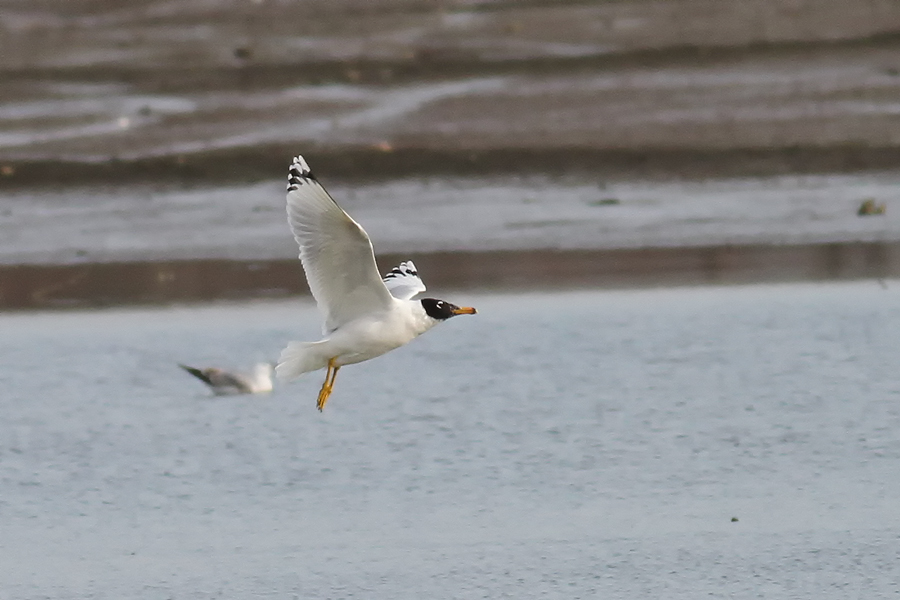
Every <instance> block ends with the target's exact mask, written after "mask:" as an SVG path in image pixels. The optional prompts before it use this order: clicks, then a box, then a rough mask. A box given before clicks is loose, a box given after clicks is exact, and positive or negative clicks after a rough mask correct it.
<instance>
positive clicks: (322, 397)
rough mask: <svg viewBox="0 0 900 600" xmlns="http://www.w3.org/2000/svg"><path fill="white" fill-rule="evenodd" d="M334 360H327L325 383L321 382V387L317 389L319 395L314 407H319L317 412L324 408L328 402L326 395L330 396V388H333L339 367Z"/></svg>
mask: <svg viewBox="0 0 900 600" xmlns="http://www.w3.org/2000/svg"><path fill="white" fill-rule="evenodd" d="M334 360H335V359H334V358H332V359H330V360H329V361H328V372H327V373H326V374H325V383H323V384H322V389H321V390H319V397H318V399H317V400H316V408H318V409H319V412H322V409H323V408H325V403H326V402H328V397H329V396H331V390H333V389H334V380H335V379H336V378H337V372H338V369H340V368H341V367H340V366H339V365H335V364H334Z"/></svg>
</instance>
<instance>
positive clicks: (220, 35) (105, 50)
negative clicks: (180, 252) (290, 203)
mask: <svg viewBox="0 0 900 600" xmlns="http://www.w3.org/2000/svg"><path fill="white" fill-rule="evenodd" d="M4 10H5V14H4V15H3V16H4V19H3V20H2V23H3V27H4V33H5V35H4V36H0V75H2V76H3V78H4V86H3V89H2V90H0V163H2V166H4V167H5V168H4V169H3V172H2V173H3V181H4V183H5V184H6V185H17V186H31V185H44V186H48V185H49V186H58V185H60V184H62V183H66V184H69V183H77V182H82V183H84V182H93V183H102V182H105V181H110V180H111V181H119V182H121V181H126V180H131V179H137V180H143V181H175V182H193V183H194V184H198V183H199V184H202V183H203V182H209V181H213V180H215V181H222V180H229V181H234V182H245V181H247V180H252V179H254V178H267V177H274V176H277V175H280V172H281V161H280V160H276V157H283V156H289V155H292V154H295V153H296V152H298V151H301V150H302V151H303V152H305V153H315V154H317V155H320V156H321V157H322V162H321V164H322V168H323V169H327V170H329V171H332V172H334V173H335V174H336V175H339V176H342V175H347V176H350V177H368V178H376V179H378V178H384V177H396V176H407V175H410V174H448V173H450V174H452V173H456V172H457V170H462V171H463V172H476V173H486V172H490V173H497V172H508V173H523V172H527V171H530V170H533V169H535V168H538V169H542V168H547V169H549V170H553V171H560V170H562V171H566V170H569V169H576V170H577V169H579V168H581V169H589V170H594V169H601V170H604V171H605V172H607V173H615V172H618V173H620V174H622V175H625V176H637V177H644V176H654V175H655V176H666V177H673V176H674V177H679V176H689V177H696V176H701V177H708V176H720V175H723V174H724V175H757V174H773V173H784V172H837V171H848V170H865V169H872V168H876V169H877V168H886V167H889V166H890V167H893V165H895V164H896V159H897V157H898V151H897V148H898V143H900V121H898V119H897V109H896V98H897V97H898V94H900V76H898V73H900V37H898V35H897V33H896V32H897V31H898V30H900V7H898V6H897V5H896V4H895V3H893V2H888V1H887V0H868V1H864V2H856V3H853V4H852V5H851V4H848V3H846V2H839V1H837V0H828V1H823V2H816V3H805V2H795V1H791V0H781V1H778V0H773V1H769V2H757V3H752V4H748V3H746V2H739V1H737V0H735V1H726V2H710V1H708V0H684V1H680V2H674V1H670V2H640V1H629V2H602V3H590V2H565V3H559V2H549V1H546V2H545V1H534V2H527V3H521V2H507V1H503V2H490V3H468V2H466V3H455V2H442V3H437V4H435V3H432V2H425V1H423V0H408V1H401V0H385V1H382V2H378V3H377V4H375V3H366V4H364V5H360V4H356V3H353V2H341V3H337V4H335V3H328V2H301V3H288V4H282V3H276V2H249V1H248V2H232V3H224V4H221V5H210V4H208V3H203V2H190V1H187V2H183V3H178V4H177V5H172V4H170V3H166V2H160V1H153V0H144V1H143V2H138V3H132V4H129V5H128V7H120V6H119V5H117V4H108V3H106V2H70V3H67V4H66V8H65V9H62V8H60V7H59V6H58V4H57V3H48V2H32V3H28V4H27V5H22V6H19V7H17V8H16V9H12V8H7V9H4ZM386 150H387V151H386Z"/></svg>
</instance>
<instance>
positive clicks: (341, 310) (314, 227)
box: [287, 156, 392, 333]
mask: <svg viewBox="0 0 900 600" xmlns="http://www.w3.org/2000/svg"><path fill="white" fill-rule="evenodd" d="M287 190H288V194H287V213H288V222H289V223H290V225H291V230H292V231H293V232H294V239H295V240H297V244H298V245H299V246H300V262H301V263H302V264H303V270H304V271H306V280H307V281H308V282H309V289H310V291H311V292H312V295H313V297H314V298H315V299H316V303H317V304H318V305H319V310H320V311H321V312H322V316H323V317H324V318H325V332H326V333H330V332H332V331H334V330H335V329H337V328H338V327H340V326H341V325H343V324H344V323H347V322H349V321H352V320H354V319H356V318H359V317H361V316H363V315H366V314H369V313H372V312H377V311H379V310H382V309H386V308H387V307H388V306H390V303H391V302H392V300H391V294H390V292H389V291H388V289H387V288H386V287H385V285H384V283H383V282H382V281H381V277H380V276H379V274H378V267H377V266H376V264H375V255H374V253H373V251H372V242H371V241H370V240H369V236H368V234H366V232H365V230H364V229H363V228H362V227H361V226H360V225H359V223H357V222H356V221H354V220H353V219H351V218H350V215H348V214H347V213H345V212H344V211H343V210H342V209H341V207H340V206H338V205H337V203H336V202H335V201H334V199H332V197H331V196H329V195H328V192H326V191H325V188H323V187H322V186H321V185H320V184H319V182H318V181H316V178H315V177H314V176H313V174H312V173H310V170H309V166H308V165H307V164H306V161H305V160H303V157H302V156H297V157H296V158H294V161H293V163H292V164H291V169H290V172H289V174H288V188H287Z"/></svg>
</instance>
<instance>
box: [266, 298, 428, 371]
mask: <svg viewBox="0 0 900 600" xmlns="http://www.w3.org/2000/svg"><path fill="white" fill-rule="evenodd" d="M437 323H438V322H437V321H436V320H435V319H432V318H431V317H429V316H428V315H427V314H425V310H424V309H423V308H422V305H421V304H420V303H419V302H415V301H410V300H398V299H394V301H393V303H392V304H391V305H390V307H389V308H388V309H387V310H384V311H380V312H377V313H372V314H371V315H367V316H365V317H361V318H359V319H355V320H353V321H350V322H349V323H345V324H344V325H341V326H340V327H338V328H337V329H335V330H334V331H333V332H331V334H330V335H328V336H326V337H325V338H323V339H322V340H320V341H318V342H291V343H290V344H288V346H287V348H285V349H284V351H283V352H282V354H281V360H280V362H279V365H278V368H277V373H278V377H279V378H280V379H293V378H294V377H298V376H300V375H302V374H303V373H308V372H310V371H316V370H318V369H324V368H325V367H326V366H327V365H328V361H329V360H330V359H332V358H334V359H335V360H334V364H335V365H336V366H339V367H342V366H344V365H352V364H354V363H359V362H363V361H365V360H370V359H372V358H375V357H376V356H381V355H382V354H384V353H386V352H390V351H391V350H394V349H395V348H399V347H400V346H403V345H405V344H408V343H409V342H411V341H412V340H413V339H415V338H416V337H418V336H420V335H422V334H423V333H425V332H426V331H428V330H429V329H431V328H432V327H434V326H435V325H436V324H437Z"/></svg>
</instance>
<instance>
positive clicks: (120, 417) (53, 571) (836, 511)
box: [0, 281, 900, 600]
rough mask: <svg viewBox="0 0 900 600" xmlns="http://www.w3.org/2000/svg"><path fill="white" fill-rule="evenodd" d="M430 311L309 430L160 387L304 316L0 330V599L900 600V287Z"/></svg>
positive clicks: (255, 352)
mask: <svg viewBox="0 0 900 600" xmlns="http://www.w3.org/2000/svg"><path fill="white" fill-rule="evenodd" d="M446 296H447V297H448V299H451V300H453V301H456V302H458V303H466V304H469V303H471V304H473V305H475V306H477V307H478V308H479V311H480V314H479V315H477V316H476V317H465V318H459V319H454V320H451V321H450V322H448V323H446V324H443V325H441V326H440V327H439V328H437V329H436V330H434V331H433V332H430V333H429V334H427V335H425V336H423V337H422V338H421V339H419V340H416V341H415V342H414V343H413V344H411V345H409V346H407V347H405V348H402V349H400V350H398V351H395V352H393V353H391V354H388V355H386V356H384V357H381V358H379V359H377V360H375V361H371V362H369V363H363V364H360V365H355V366H352V367H347V368H346V369H343V370H341V372H340V375H339V377H338V380H337V384H336V386H335V392H334V394H333V396H332V399H331V400H330V402H329V404H328V406H327V407H326V409H325V412H324V413H322V414H319V413H318V412H317V411H316V410H315V396H316V392H317V390H318V387H319V385H320V384H321V378H322V374H320V373H316V374H312V375H309V376H307V377H306V378H304V379H301V380H300V381H298V382H294V383H292V384H289V385H286V386H279V387H277V388H276V391H275V392H273V393H272V394H271V395H268V396H256V397H251V396H239V397H229V398H216V397H212V396H210V395H209V393H208V392H207V391H206V390H205V389H204V388H203V386H202V384H200V383H199V382H197V381H195V380H192V379H191V378H190V377H189V376H188V375H186V374H185V373H183V372H181V371H180V370H179V369H177V367H176V366H175V363H176V362H187V363H191V364H198V365H213V364H215V365H219V366H234V367H239V366H245V365H248V364H249V363H252V362H254V361H255V360H258V359H265V358H273V357H275V356H276V355H277V352H278V351H279V350H280V349H281V347H282V346H283V345H284V343H285V342H286V341H287V340H289V339H313V338H315V337H316V335H317V332H318V318H317V315H316V313H315V310H314V308H313V307H312V305H311V304H309V303H308V302H302V301H291V302H280V303H253V304H240V305H219V306H212V307H179V308H166V309H128V310H112V311H103V312H67V313H20V314H6V315H0V331H2V332H3V339H4V343H3V345H2V346H0V352H2V354H3V358H2V361H0V385H2V388H3V392H2V394H0V410H2V414H3V419H2V420H0V485H2V488H0V491H2V497H0V528H2V531H0V597H3V598H17V599H31V598H54V599H67V598H104V599H106V598H109V599H116V600H120V599H131V598H135V599H137V598H140V599H157V598H159V599H164V598H177V599H182V598H189V599H193V598H236V599H243V598H391V599H396V598H402V599H406V598H409V599H421V598H460V599H469V598H482V597H483V598H504V597H508V598H595V597H597V598H700V597H713V598H757V597H765V598H834V599H841V600H844V599H847V598H866V599H870V598H883V597H896V595H897V594H898V593H900V588H898V584H897V580H898V578H900V577H898V575H900V573H898V572H900V568H898V566H897V565H898V551H900V510H898V508H897V503H898V500H897V498H898V497H900V477H898V472H900V471H898V469H900V434H898V431H900V377H898V376H897V364H898V362H900V351H898V344H897V340H898V339H900V282H894V281H889V282H887V284H886V288H885V287H882V286H879V285H878V284H877V283H874V282H859V283H849V284H848V283H844V284H819V285H813V284H804V285H781V286H755V287H730V288H691V289H666V290H649V291H647V290H645V291H617V292H577V293H575V292H572V293H534V294H525V295H495V296H478V295H467V294H446ZM735 519H736V520H735Z"/></svg>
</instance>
